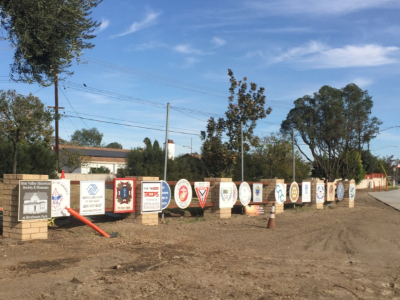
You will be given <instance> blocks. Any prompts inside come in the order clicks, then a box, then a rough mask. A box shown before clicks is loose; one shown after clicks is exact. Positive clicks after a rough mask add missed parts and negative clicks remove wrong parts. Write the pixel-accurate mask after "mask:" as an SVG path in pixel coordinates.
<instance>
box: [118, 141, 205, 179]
mask: <svg viewBox="0 0 400 300" xmlns="http://www.w3.org/2000/svg"><path fill="white" fill-rule="evenodd" d="M144 143H145V145H146V147H145V148H144V149H143V148H135V149H133V150H131V151H130V152H128V153H127V155H126V158H125V160H126V164H127V167H126V169H125V170H120V174H121V176H126V175H130V176H152V177H159V178H160V179H163V178H164V160H165V151H164V150H162V149H161V148H160V147H159V143H158V142H157V141H154V143H153V144H151V141H150V139H149V138H146V139H145V140H144ZM167 163H168V167H167V179H168V180H179V179H182V178H185V179H187V180H191V181H192V180H204V177H206V166H205V165H204V163H203V162H202V161H201V160H200V159H199V158H197V157H194V156H189V155H185V156H181V157H178V158H176V159H175V160H172V159H168V162H167Z"/></svg>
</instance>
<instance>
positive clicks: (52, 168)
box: [0, 139, 57, 178]
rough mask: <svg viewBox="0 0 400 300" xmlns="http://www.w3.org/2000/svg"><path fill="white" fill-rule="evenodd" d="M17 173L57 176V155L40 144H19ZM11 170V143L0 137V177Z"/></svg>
mask: <svg viewBox="0 0 400 300" xmlns="http://www.w3.org/2000/svg"><path fill="white" fill-rule="evenodd" d="M17 162H18V163H17V170H16V173H17V174H44V175H49V178H57V173H56V170H57V156H56V155H55V153H53V152H52V151H51V150H50V149H49V148H47V147H46V146H44V145H42V144H19V145H18V154H17ZM12 170H13V144H12V143H10V142H8V141H6V140H4V139H0V177H2V176H3V174H10V173H12Z"/></svg>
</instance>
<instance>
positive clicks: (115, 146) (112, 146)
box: [106, 142, 123, 149]
mask: <svg viewBox="0 0 400 300" xmlns="http://www.w3.org/2000/svg"><path fill="white" fill-rule="evenodd" d="M106 148H113V149H123V148H122V145H121V144H120V143H118V142H112V143H109V144H108V145H107V146H106Z"/></svg>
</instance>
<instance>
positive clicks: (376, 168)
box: [361, 150, 382, 174]
mask: <svg viewBox="0 0 400 300" xmlns="http://www.w3.org/2000/svg"><path fill="white" fill-rule="evenodd" d="M361 161H362V164H363V168H364V170H365V172H367V174H371V173H381V172H382V168H381V166H380V162H379V158H378V157H376V156H374V155H372V153H371V152H370V151H369V150H363V151H361Z"/></svg>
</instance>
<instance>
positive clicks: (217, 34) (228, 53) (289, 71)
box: [0, 0, 400, 157]
mask: <svg viewBox="0 0 400 300" xmlns="http://www.w3.org/2000/svg"><path fill="white" fill-rule="evenodd" d="M399 14H400V2H399V1H396V0H347V1H343V0H336V1H328V0H303V1H298V0H268V1H267V0H264V1H258V0H254V1H237V0H229V1H208V0H204V1H176V0H171V1H126V0H120V1H104V2H103V3H101V4H100V5H99V6H98V7H97V8H95V9H94V10H93V14H92V16H93V18H94V19H96V20H98V21H100V22H102V25H101V26H100V27H99V28H98V29H97V30H96V34H97V37H96V38H95V39H94V40H92V42H93V43H94V44H95V45H96V46H95V48H93V49H91V50H86V51H85V53H84V56H83V57H82V60H83V61H86V62H87V63H86V64H80V65H77V64H74V65H73V67H72V68H71V70H73V71H74V72H75V73H74V75H73V76H71V77H68V78H66V79H65V80H64V81H63V82H61V83H60V92H59V99H60V100H59V102H60V103H59V105H60V106H63V107H65V108H66V110H65V114H66V115H69V116H75V117H77V116H80V117H82V118H89V119H95V120H103V121H107V122H115V123H124V124H129V125H132V126H141V127H150V128H155V129H158V130H159V131H157V130H148V129H144V128H138V127H124V126H118V125H113V124H107V123H99V122H95V121H92V120H87V119H86V120H81V119H79V118H72V117H65V118H63V119H62V120H61V122H60V136H61V137H62V138H64V139H67V140H69V139H70V136H71V135H72V133H73V132H74V131H75V130H77V129H81V128H92V127H97V128H98V129H99V131H100V132H102V133H103V134H104V138H103V142H104V143H110V142H114V141H117V142H119V143H121V144H122V145H123V146H124V148H125V149H130V148H133V147H138V146H143V140H144V138H145V137H149V138H150V139H151V140H154V139H157V140H158V141H159V142H160V143H162V142H163V141H164V140H165V132H164V131H163V130H164V128H165V123H166V104H167V103H168V102H169V103H170V104H171V112H170V130H171V131H175V132H170V134H169V138H170V139H172V140H174V142H175V143H176V154H180V153H187V152H190V149H189V147H190V144H191V141H192V142H193V151H194V152H196V151H197V152H200V147H201V140H200V138H199V132H200V131H201V130H205V126H206V120H207V119H208V117H209V116H211V114H213V115H214V116H216V117H217V116H223V114H224V112H225V110H226V108H227V103H228V101H227V97H228V89H229V77H228V75H227V70H228V68H230V69H232V71H233V73H234V74H235V77H236V78H237V79H240V78H243V77H245V76H246V77H247V78H248V81H251V82H255V83H257V84H258V85H259V86H263V87H265V94H266V96H267V106H271V107H272V109H273V110H272V113H271V114H270V115H269V116H268V117H267V118H266V119H264V120H262V121H260V122H259V124H258V126H257V129H256V134H257V135H259V136H266V135H268V134H269V133H271V132H276V131H278V130H279V128H280V124H281V122H282V120H284V119H285V118H286V115H287V113H288V112H289V110H290V109H291V108H293V101H294V100H296V99H297V98H299V97H302V96H304V95H310V94H312V93H314V92H316V91H318V89H319V88H320V87H322V86H323V85H330V86H333V87H336V88H341V87H344V86H345V85H347V84H349V83H356V84H357V85H359V86H360V87H361V88H362V89H366V90H368V92H369V94H370V95H371V96H372V98H373V101H374V108H373V110H372V115H373V116H377V117H378V118H379V119H381V120H382V121H383V125H382V126H381V129H386V128H390V127H393V126H397V125H400V121H399V117H398V115H399V113H400V104H399V101H398V98H399V94H400V84H399V83H400V18H399V17H398V16H399ZM12 56H13V51H12V49H10V46H9V44H8V43H7V42H6V41H2V42H0V57H1V59H0V76H1V77H0V89H4V90H6V89H9V88H12V89H16V90H17V91H18V92H19V93H22V94H28V93H29V92H32V93H35V95H36V96H38V97H39V98H40V99H41V100H42V101H43V102H44V103H46V105H54V87H47V88H43V89H42V88H41V87H40V86H38V85H28V84H21V83H18V84H17V83H10V82H8V81H7V77H8V74H9V64H10V63H11V62H12ZM84 84H85V85H86V87H85V86H84ZM107 95H109V96H107ZM127 121H129V122H130V123H129V122H127ZM399 129H400V128H392V129H387V130H384V131H382V133H381V134H380V135H379V136H378V137H377V138H376V139H374V140H373V141H372V142H371V146H370V149H372V150H374V149H377V150H374V151H373V153H374V154H375V155H392V154H393V155H395V157H400V155H399V154H398V153H399V151H400V148H396V147H395V146H396V145H399V146H400V133H399ZM182 133H184V134H182ZM183 146H187V147H183Z"/></svg>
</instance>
